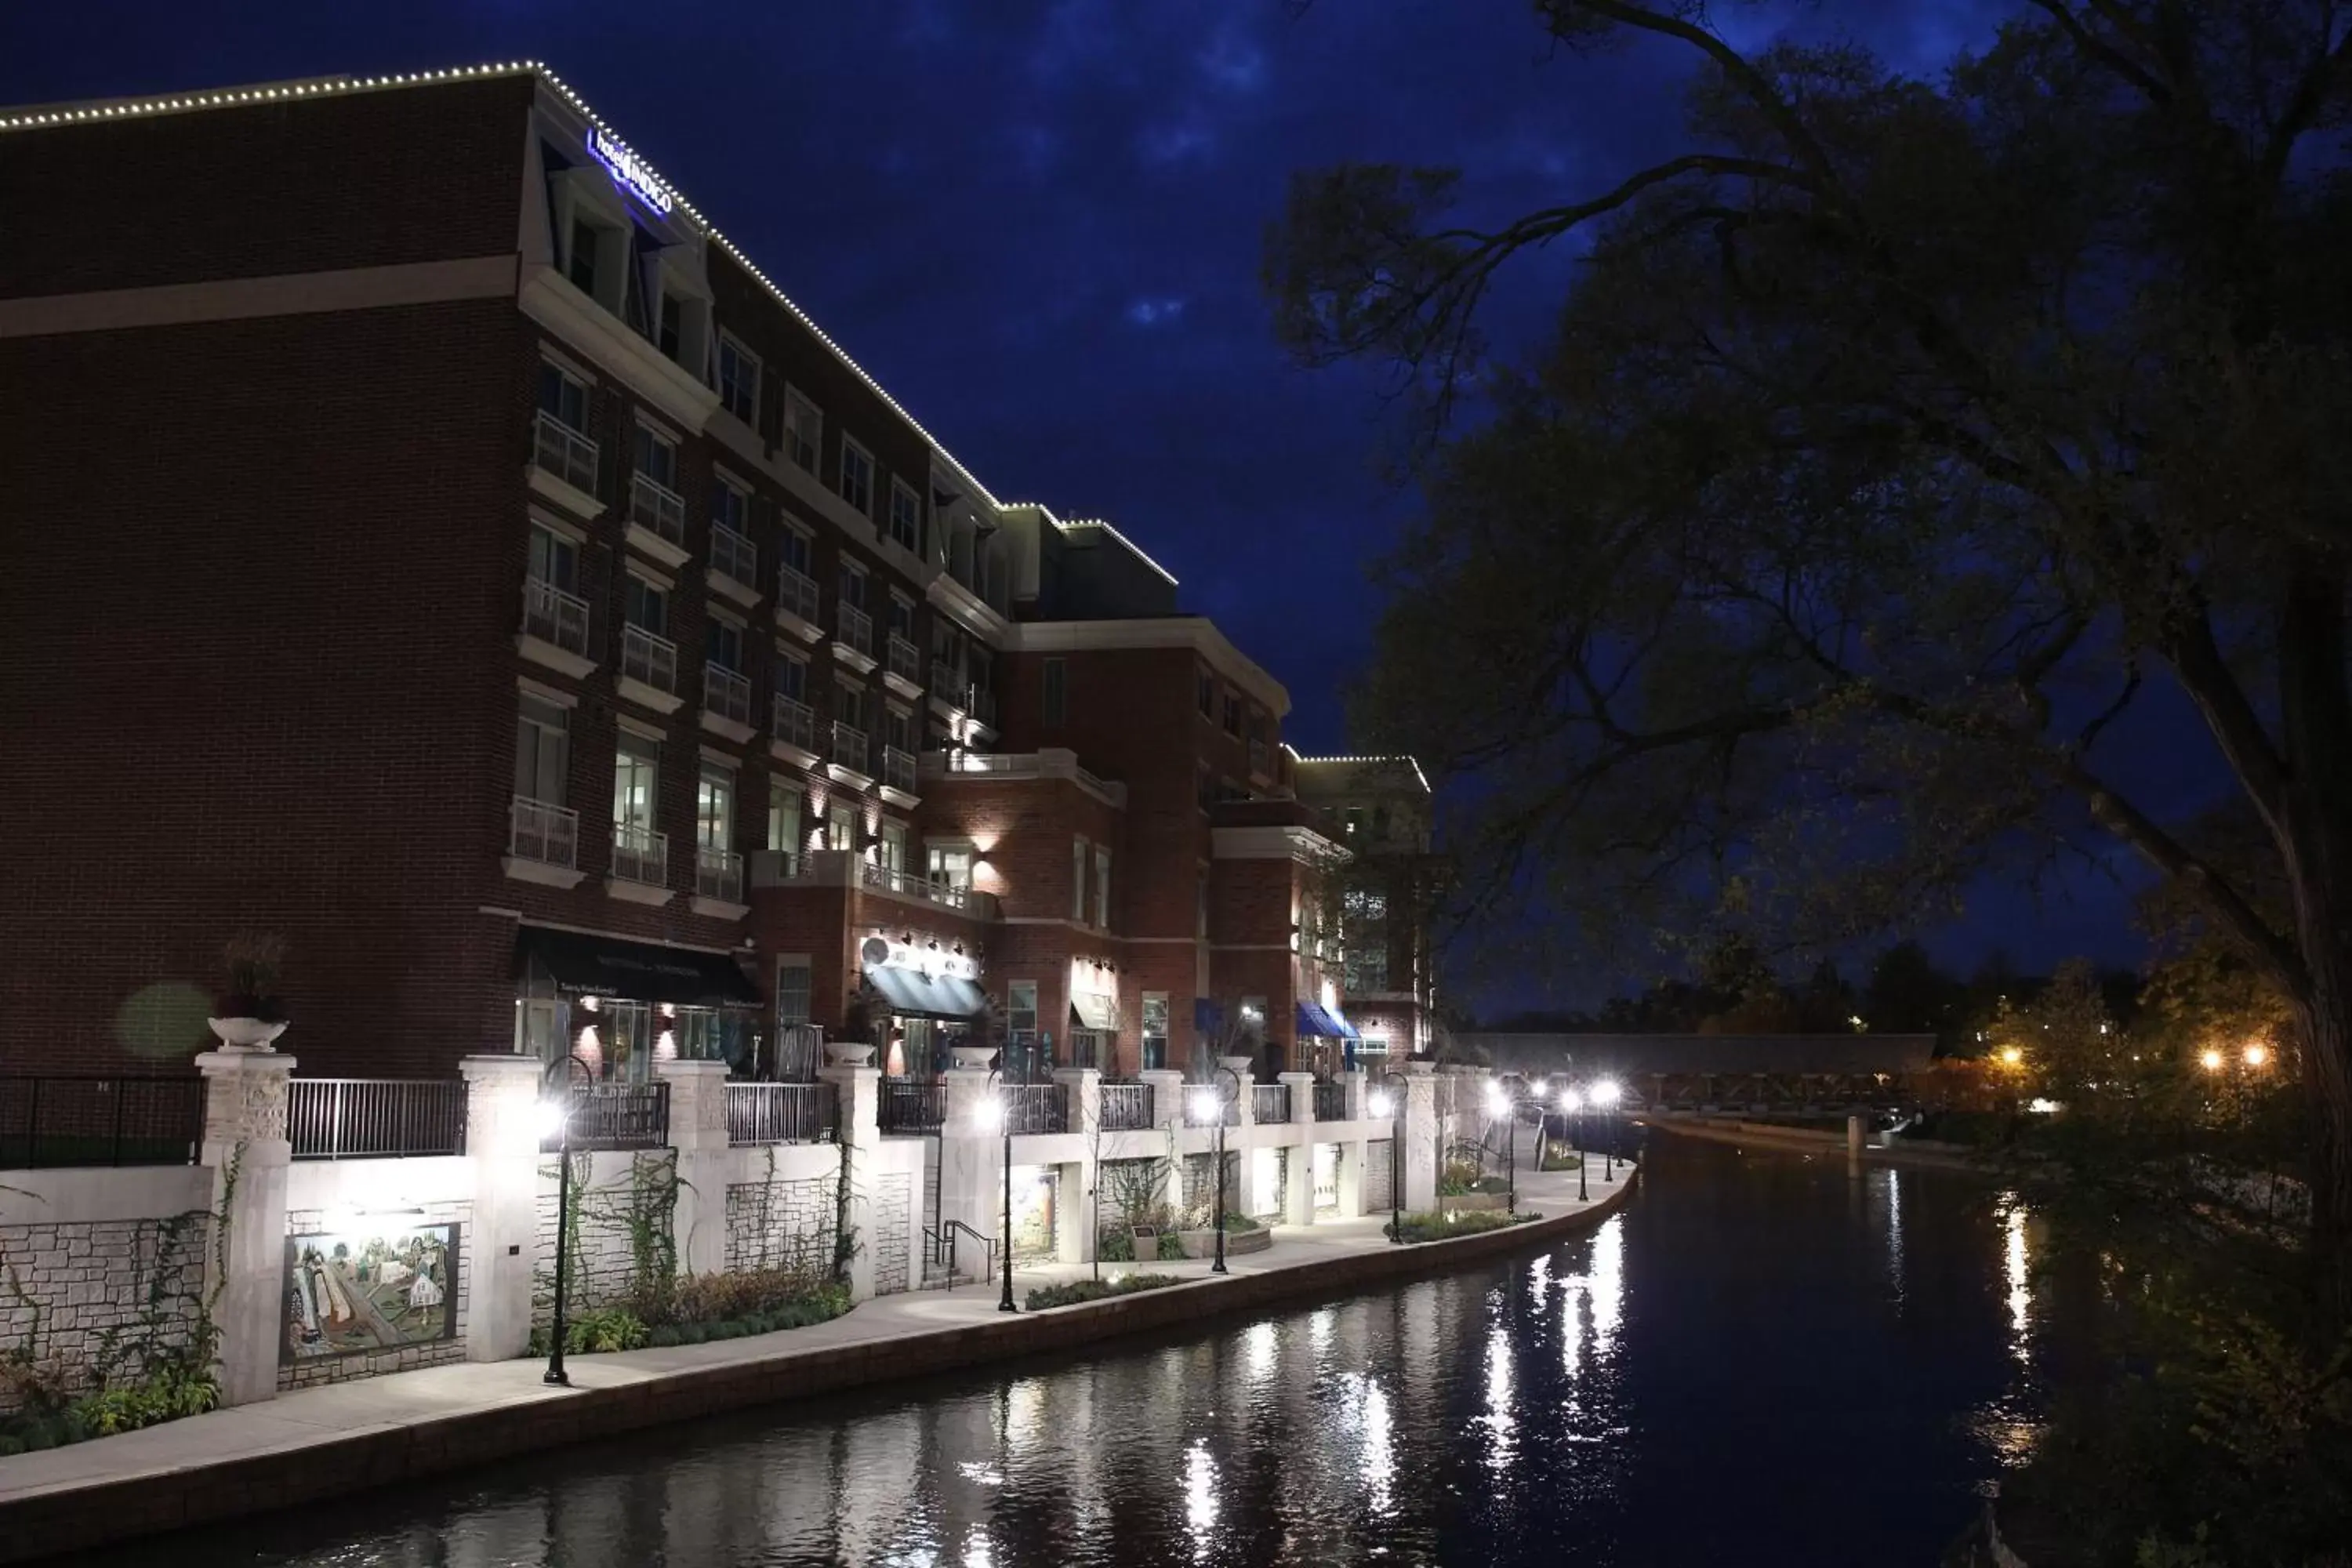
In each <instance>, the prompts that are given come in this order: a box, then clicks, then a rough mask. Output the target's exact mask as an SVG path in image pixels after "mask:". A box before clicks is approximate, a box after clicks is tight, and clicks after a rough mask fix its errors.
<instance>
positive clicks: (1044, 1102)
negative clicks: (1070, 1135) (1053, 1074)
mask: <svg viewBox="0 0 2352 1568" xmlns="http://www.w3.org/2000/svg"><path fill="white" fill-rule="evenodd" d="M1004 1125H1005V1129H1006V1131H1011V1132H1014V1133H1031V1132H1067V1131H1069V1130H1070V1097H1069V1095H1068V1093H1067V1092H1066V1088H1065V1086H1064V1085H1061V1084H1058V1083H1014V1084H1007V1085H1005V1086H1004Z"/></svg>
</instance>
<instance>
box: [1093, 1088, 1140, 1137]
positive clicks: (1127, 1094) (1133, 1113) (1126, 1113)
mask: <svg viewBox="0 0 2352 1568" xmlns="http://www.w3.org/2000/svg"><path fill="white" fill-rule="evenodd" d="M1099 1114H1100V1115H1101V1117H1102V1128H1103V1131H1106V1132H1140V1131H1143V1130H1144V1129H1146V1128H1148V1127H1150V1125H1151V1086H1150V1084H1148V1083H1107V1084H1104V1085H1103V1086H1102V1110H1101V1111H1100V1113H1099Z"/></svg>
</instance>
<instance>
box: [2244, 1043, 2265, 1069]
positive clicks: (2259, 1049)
mask: <svg viewBox="0 0 2352 1568" xmlns="http://www.w3.org/2000/svg"><path fill="white" fill-rule="evenodd" d="M2270 1059H2271V1048H2270V1047H2268V1046H2266V1045H2264V1044H2263V1043H2262V1041H2260V1040H2256V1041H2254V1042H2253V1043H2252V1045H2250V1046H2248V1047H2246V1065H2247V1066H2248V1067H2250V1068H2259V1067H2264V1066H2267V1065H2268V1064H2269V1062H2270Z"/></svg>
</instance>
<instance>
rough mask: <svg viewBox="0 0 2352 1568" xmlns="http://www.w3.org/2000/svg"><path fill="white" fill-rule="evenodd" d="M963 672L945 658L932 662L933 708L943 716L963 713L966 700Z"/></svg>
mask: <svg viewBox="0 0 2352 1568" xmlns="http://www.w3.org/2000/svg"><path fill="white" fill-rule="evenodd" d="M963 688H964V680H963V671H961V670H960V669H958V668H956V667H955V666H954V665H952V664H950V663H949V662H948V661H947V660H946V659H943V658H935V659H933V660H931V706H932V707H934V708H936V709H938V710H940V712H941V713H942V714H949V713H956V712H961V710H962V709H963V699H964V689H963Z"/></svg>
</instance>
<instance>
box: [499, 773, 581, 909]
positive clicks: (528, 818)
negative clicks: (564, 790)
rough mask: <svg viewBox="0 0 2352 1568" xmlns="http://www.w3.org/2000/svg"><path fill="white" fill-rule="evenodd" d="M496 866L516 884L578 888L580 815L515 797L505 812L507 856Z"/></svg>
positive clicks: (518, 796)
mask: <svg viewBox="0 0 2352 1568" xmlns="http://www.w3.org/2000/svg"><path fill="white" fill-rule="evenodd" d="M499 866H500V867H501V868H503V869H504V870H505V872H506V874H507V875H508V876H509V877H512V878H513V879H515V880H516V881H518V882H538V883H541V884H542V885H544V886H546V887H551V888H576V887H578V886H579V885H580V879H581V876H582V873H581V871H580V869H579V867H580V814H579V813H578V812H576V811H568V810H566V809H565V808H564V807H562V806H560V805H549V804H548V803H547V802H545V801H543V800H530V799H527V798H525V797H524V796H522V795H517V796H515V797H514V801H513V804H512V805H510V806H509V808H508V812H507V852H506V855H505V857H504V858H502V859H501V860H500V861H499Z"/></svg>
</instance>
